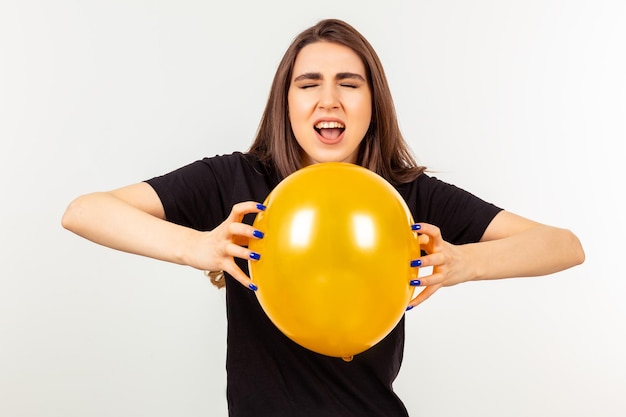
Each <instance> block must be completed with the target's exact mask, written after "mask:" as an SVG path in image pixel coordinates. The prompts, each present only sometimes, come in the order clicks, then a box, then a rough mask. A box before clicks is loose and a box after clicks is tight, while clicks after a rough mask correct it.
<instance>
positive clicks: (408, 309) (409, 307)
mask: <svg viewBox="0 0 626 417" xmlns="http://www.w3.org/2000/svg"><path fill="white" fill-rule="evenodd" d="M413 307H414V306H408V307H407V308H406V311H410V310H413Z"/></svg>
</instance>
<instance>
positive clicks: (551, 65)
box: [0, 0, 626, 417]
mask: <svg viewBox="0 0 626 417" xmlns="http://www.w3.org/2000/svg"><path fill="white" fill-rule="evenodd" d="M326 17H338V18H342V19H345V20H347V21H348V22H349V23H351V24H353V25H354V26H355V27H356V28H357V29H359V30H360V31H361V32H362V33H363V34H364V35H365V36H366V37H367V38H368V39H369V40H370V41H371V43H372V44H373V45H374V47H375V48H376V49H377V51H378V52H379V55H380V57H381V59H382V61H383V64H384V65H385V68H386V71H387V75H388V78H389V82H390V84H391V89H392V92H393V94H394V97H395V101H396V107H397V110H398V114H399V118H400V123H401V128H402V130H403V133H404V134H405V136H406V138H407V140H408V141H409V142H410V144H411V146H412V148H413V149H414V151H415V153H416V155H417V158H418V160H419V162H420V163H422V164H424V165H427V166H428V167H430V169H431V170H432V171H433V172H436V175H437V176H438V177H440V178H442V179H445V180H447V181H449V182H453V183H455V184H457V185H459V186H461V187H463V188H466V189H467V190H469V191H471V192H473V193H475V194H477V195H479V196H481V197H483V198H484V199H486V200H489V201H492V202H494V203H496V204H498V205H500V206H502V207H505V208H507V209H509V210H511V211H513V212H516V213H519V214H522V215H524V216H527V217H530V218H532V219H535V220H538V221H541V222H545V223H549V224H553V225H558V226H561V227H565V228H569V229H571V230H573V231H574V232H575V233H576V234H577V235H578V236H579V237H580V239H581V241H582V242H583V245H584V248H585V250H586V253H587V261H586V262H585V264H583V265H582V266H579V267H576V268H573V269H571V270H568V271H565V272H562V273H558V274H555V275H553V276H550V277H545V278H535V279H512V280H504V281H498V282H478V283H470V284H465V285H459V286H457V287H453V288H448V289H444V290H441V291H440V292H438V293H437V294H436V295H435V296H433V298H432V299H431V300H429V301H428V302H427V303H426V304H424V305H422V306H420V307H419V308H417V309H415V310H413V311H411V312H410V313H409V314H408V319H407V331H408V340H407V345H406V354H405V362H404V366H403V369H402V371H401V374H400V376H399V377H398V380H397V382H396V384H395V387H396V389H397V392H398V394H399V395H400V397H401V398H402V399H403V400H404V401H405V403H406V405H407V407H408V409H409V410H410V412H411V414H412V415H413V416H427V417H439V416H443V417H452V416H458V415H464V416H482V417H488V416H493V417H496V416H497V417H501V416H507V417H515V416H532V417H542V416H545V417H548V416H550V417H553V416H569V417H578V416H580V417H582V416H603V417H605V416H615V417H618V416H620V417H621V416H624V415H626V354H625V352H626V342H625V341H624V340H625V337H624V336H625V333H626V325H625V319H626V303H625V302H624V296H625V294H626V281H625V278H626V276H625V273H624V268H623V261H624V259H625V256H624V249H626V248H625V245H624V243H623V242H624V234H625V233H626V228H625V226H624V217H623V215H624V203H623V199H624V179H625V175H624V168H623V164H624V159H625V157H626V152H625V143H626V76H625V74H626V46H625V45H626V41H625V40H626V24H624V22H625V21H626V6H625V3H624V2H623V1H621V0H614V1H610V0H541V1H540V0H510V1H506V0H503V1H497V0H491V1H489V0H474V1H465V0H456V1H454V0H439V1H412V2H410V1H405V2H402V1H385V2H373V1H364V0H352V1H344V2H338V1H336V0H332V1H326V0H319V1H316V2H303V3H302V4H300V3H298V2H293V1H258V2H257V1H250V2H248V3H245V2H236V1H233V2H219V3H217V2H210V1H199V0H198V1H193V0H177V1H173V0H172V1H166V0H162V1H148V0H145V1H140V0H123V1H122V0H117V1H112V0H108V1H80V0H74V1H72V0H58V1H54V2H49V1H44V0H19V1H18V0H4V1H2V2H1V3H0V138H1V141H2V142H1V144H2V147H1V148H0V149H1V151H0V169H1V174H2V175H0V190H1V196H2V197H1V198H2V200H1V201H2V204H1V206H0V242H1V244H2V247H1V252H0V256H1V257H2V258H1V262H0V415H2V416H6V417H18V416H20V417H22V416H23V417H26V416H28V417H31V416H32V417H34V416H38V417H39V416H46V417H57V416H58V417H73V416H77V417H78V416H80V417H84V416H89V417H100V416H143V415H146V416H147V415H150V416H155V417H158V416H184V417H193V416H220V415H225V414H226V401H225V372H224V355H225V312H224V292H223V291H218V290H216V289H215V288H213V287H212V286H211V285H210V284H209V283H208V281H207V280H206V278H204V277H203V275H202V274H201V273H200V272H198V271H195V270H192V269H190V268H186V267H181V266H175V265H169V264H165V263H163V262H159V261H154V260H150V259H146V258H141V257H137V256H132V255H128V254H124V253H119V252H116V251H113V250H110V249H106V248H103V247H99V246H97V245H95V244H92V243H90V242H88V241H85V240H83V239H80V238H78V237H76V236H75V235H73V234H71V233H70V232H67V231H65V230H63V229H62V228H61V226H60V219H61V215H62V213H63V211H64V209H65V207H66V206H67V204H68V203H69V202H70V201H71V200H72V199H73V198H74V197H76V196H78V195H80V194H82V193H86V192H90V191H96V190H108V189H112V188H116V187H120V186H123V185H126V184H129V183H134V182H138V181H141V180H143V179H147V178H150V177H152V176H155V175H159V174H162V173H165V172H168V171H170V170H172V169H174V168H177V167H179V166H182V165H184V164H187V163H189V162H191V161H193V160H195V159H198V158H201V157H203V156H212V155H215V154H219V153H225V152H231V151H234V150H245V149H246V148H247V147H248V146H249V144H250V143H251V140H252V138H253V136H254V133H255V131H256V128H257V124H258V122H259V118H260V115H261V112H262V110H263V107H264V104H265V101H266V98H267V94H268V91H269V86H270V83H271V80H272V77H273V74H274V71H275V69H276V66H277V64H278V61H279V60H280V58H281V56H282V54H283V52H284V50H285V49H286V47H287V46H288V44H289V43H290V42H291V40H292V38H293V37H294V36H295V35H296V34H297V33H298V32H300V31H301V30H303V29H304V28H306V27H308V26H310V25H312V24H314V23H316V22H317V21H318V20H319V19H321V18H326ZM528 262H533V260H532V259H528ZM372 307H373V308H375V306H372Z"/></svg>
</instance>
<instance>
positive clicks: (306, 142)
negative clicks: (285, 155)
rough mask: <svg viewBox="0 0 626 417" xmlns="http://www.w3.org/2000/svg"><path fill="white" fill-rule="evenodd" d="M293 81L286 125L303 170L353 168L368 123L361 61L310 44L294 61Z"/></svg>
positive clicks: (341, 50) (327, 45)
mask: <svg viewBox="0 0 626 417" xmlns="http://www.w3.org/2000/svg"><path fill="white" fill-rule="evenodd" d="M292 77H293V78H292V79H291V84H290V86H289V92H288V95H287V100H288V105H289V120H290V122H291V127H292V130H293V134H294V135H295V137H296V140H297V141H298V144H300V147H302V149H303V150H304V152H305V155H303V163H304V165H310V164H314V163H318V162H351V163H355V162H356V159H357V152H358V148H359V144H360V143H361V141H362V140H363V137H364V136H365V133H367V130H368V128H369V125H370V121H371V119H372V93H371V90H370V87H369V85H368V83H367V77H366V74H365V66H364V65H363V62H362V61H361V59H360V58H359V56H358V55H357V54H356V53H355V52H354V51H353V50H352V49H350V48H348V47H346V46H343V45H339V44H336V43H331V42H316V43H312V44H309V45H307V46H305V47H304V48H302V50H301V51H300V53H299V54H298V56H297V57H296V61H295V63H294V67H293V76H292Z"/></svg>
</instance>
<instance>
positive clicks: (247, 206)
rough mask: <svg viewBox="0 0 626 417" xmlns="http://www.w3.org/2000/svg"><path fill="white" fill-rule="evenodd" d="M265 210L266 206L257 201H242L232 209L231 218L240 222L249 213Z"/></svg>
mask: <svg viewBox="0 0 626 417" xmlns="http://www.w3.org/2000/svg"><path fill="white" fill-rule="evenodd" d="M264 210H265V206H264V205H263V204H261V203H258V202H256V201H244V202H242V203H237V204H235V205H234V206H233V208H232V209H231V210H230V215H229V217H230V219H231V220H232V221H236V222H240V221H241V219H243V216H245V215H246V214H248V213H259V212H261V211H264Z"/></svg>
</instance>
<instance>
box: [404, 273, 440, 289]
mask: <svg viewBox="0 0 626 417" xmlns="http://www.w3.org/2000/svg"><path fill="white" fill-rule="evenodd" d="M444 279H445V276H444V274H438V273H434V274H430V275H426V276H423V277H422V276H420V277H418V278H417V279H414V280H411V281H410V283H409V284H410V285H411V286H413V287H430V286H433V285H439V286H444V282H443V280H444Z"/></svg>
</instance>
